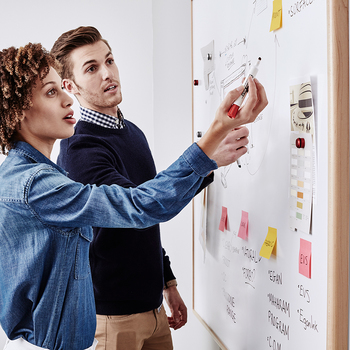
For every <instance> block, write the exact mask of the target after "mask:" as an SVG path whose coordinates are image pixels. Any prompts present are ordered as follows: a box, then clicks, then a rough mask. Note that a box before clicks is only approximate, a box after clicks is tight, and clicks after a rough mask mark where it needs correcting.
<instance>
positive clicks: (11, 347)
mask: <svg viewBox="0 0 350 350" xmlns="http://www.w3.org/2000/svg"><path fill="white" fill-rule="evenodd" d="M96 343H97V340H96V339H95V340H94V343H93V344H92V345H91V346H90V347H89V348H88V349H86V350H94V349H95V348H96ZM39 349H44V348H41V347H39V346H36V345H33V344H31V343H29V342H27V341H26V340H24V339H23V338H18V339H16V340H10V339H7V341H6V344H5V347H4V350H39Z"/></svg>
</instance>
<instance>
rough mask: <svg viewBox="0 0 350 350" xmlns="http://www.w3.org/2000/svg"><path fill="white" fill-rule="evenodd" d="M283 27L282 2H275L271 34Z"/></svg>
mask: <svg viewBox="0 0 350 350" xmlns="http://www.w3.org/2000/svg"><path fill="white" fill-rule="evenodd" d="M281 27H282V0H274V1H273V10H272V19H271V26H270V32H272V31H273V30H276V29H279V28H281Z"/></svg>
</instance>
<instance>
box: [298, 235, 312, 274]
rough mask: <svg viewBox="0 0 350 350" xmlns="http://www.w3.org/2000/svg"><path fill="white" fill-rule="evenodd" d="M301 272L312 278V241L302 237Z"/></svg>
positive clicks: (300, 252) (300, 251)
mask: <svg viewBox="0 0 350 350" xmlns="http://www.w3.org/2000/svg"><path fill="white" fill-rule="evenodd" d="M299 273H300V274H302V275H304V276H305V277H308V278H311V242H308V241H305V239H302V238H300V250H299Z"/></svg>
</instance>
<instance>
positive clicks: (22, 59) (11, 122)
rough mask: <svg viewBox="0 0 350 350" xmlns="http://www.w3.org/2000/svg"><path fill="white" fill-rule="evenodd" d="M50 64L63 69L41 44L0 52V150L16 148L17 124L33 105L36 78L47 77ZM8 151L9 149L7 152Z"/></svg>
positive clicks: (11, 48)
mask: <svg viewBox="0 0 350 350" xmlns="http://www.w3.org/2000/svg"><path fill="white" fill-rule="evenodd" d="M50 67H53V68H55V69H56V70H57V71H58V72H59V71H60V67H61V66H60V64H59V63H58V61H56V60H55V58H54V56H53V55H51V54H50V53H49V52H47V51H46V50H45V49H44V48H43V47H42V45H41V44H32V43H29V44H27V45H26V46H24V47H20V48H15V47H10V48H8V49H5V50H2V51H0V152H1V153H3V154H6V153H7V151H9V150H10V149H11V148H13V145H14V141H15V135H16V127H17V126H18V127H20V124H21V120H22V119H23V111H24V110H28V109H29V108H30V107H31V106H32V101H31V100H32V95H33V88H34V87H35V86H36V83H37V80H38V79H40V80H41V81H42V80H43V79H44V78H45V77H46V76H47V74H48V73H49V71H50ZM6 150H7V151H6Z"/></svg>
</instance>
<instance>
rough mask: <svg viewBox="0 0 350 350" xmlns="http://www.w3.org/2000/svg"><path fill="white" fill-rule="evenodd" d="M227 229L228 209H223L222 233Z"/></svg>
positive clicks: (220, 228)
mask: <svg viewBox="0 0 350 350" xmlns="http://www.w3.org/2000/svg"><path fill="white" fill-rule="evenodd" d="M226 228H227V208H226V207H222V213H221V219H220V225H219V230H220V231H222V232H225V229H226Z"/></svg>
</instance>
